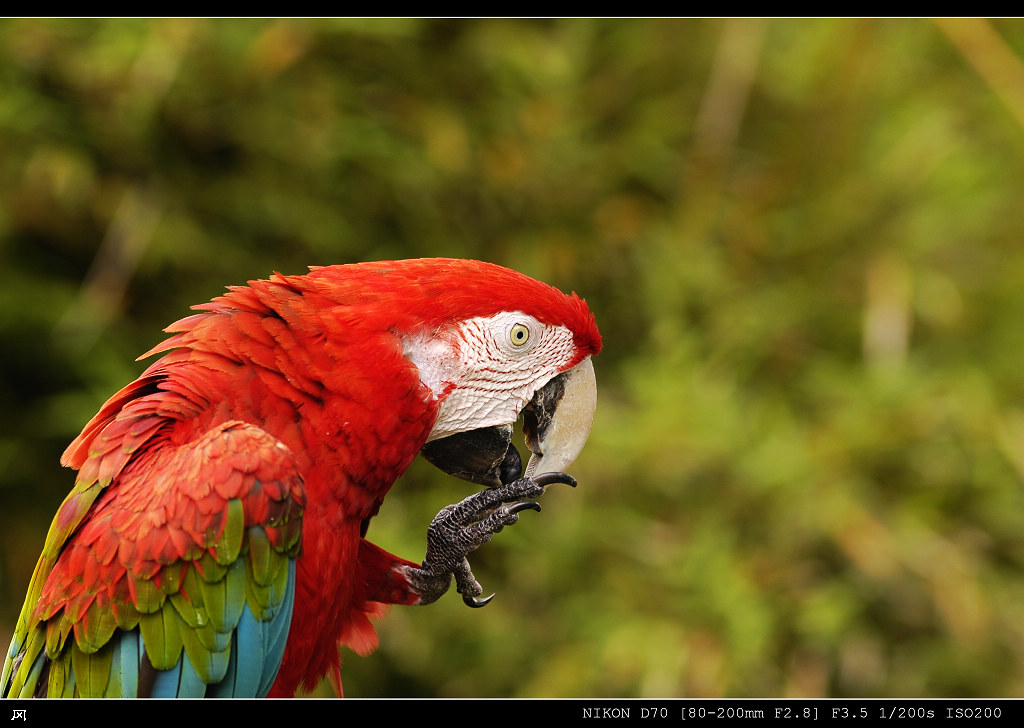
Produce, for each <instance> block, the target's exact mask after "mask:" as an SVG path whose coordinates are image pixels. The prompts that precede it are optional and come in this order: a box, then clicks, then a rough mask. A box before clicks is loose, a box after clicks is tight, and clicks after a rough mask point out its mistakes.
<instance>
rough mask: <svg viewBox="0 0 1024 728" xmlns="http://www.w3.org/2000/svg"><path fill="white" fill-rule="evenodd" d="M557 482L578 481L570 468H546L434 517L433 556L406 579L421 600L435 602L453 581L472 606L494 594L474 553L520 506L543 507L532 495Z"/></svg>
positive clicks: (512, 520) (430, 544)
mask: <svg viewBox="0 0 1024 728" xmlns="http://www.w3.org/2000/svg"><path fill="white" fill-rule="evenodd" d="M554 483H565V484H566V485H571V486H573V487H575V486H576V480H575V479H574V478H573V477H572V476H571V475H567V474H565V473H543V474H542V475H538V476H536V477H533V478H520V479H519V480H514V481H512V482H511V483H506V484H505V485H500V486H497V487H495V488H489V489H487V490H482V491H480V492H479V493H474V494H473V495H471V496H469V497H468V498H466V499H465V500H463V501H461V502H460V503H456V504H454V505H450V506H446V507H445V508H442V509H441V511H440V512H439V513H438V514H437V515H436V516H435V517H434V520H433V521H432V522H431V524H430V528H429V529H428V530H427V556H426V558H425V559H424V561H423V565H422V566H421V567H420V568H418V569H417V568H411V567H407V570H406V578H407V579H408V581H409V584H410V585H411V586H412V588H413V589H414V590H415V592H416V593H417V594H418V595H419V603H420V604H429V603H431V602H433V601H436V600H437V599H438V598H440V597H441V595H442V594H444V593H445V592H446V591H448V587H449V586H451V581H452V576H454V577H455V588H456V590H457V591H458V592H459V594H461V595H462V600H463V601H464V602H465V603H466V604H467V605H469V606H471V607H482V606H484V605H485V604H487V603H488V602H489V601H491V599H492V598H493V597H494V595H493V594H491V595H490V596H489V597H481V596H480V595H481V594H483V589H482V588H481V586H480V583H479V582H478V581H477V580H476V577H474V576H473V571H472V570H471V569H470V566H469V560H468V559H467V558H466V556H467V555H468V554H469V552H471V551H473V550H474V549H476V548H478V547H480V546H482V545H484V544H485V543H487V542H488V541H490V540H491V538H492V537H493V536H494V534H496V533H499V532H500V531H501V529H503V528H504V527H505V526H511V525H512V524H513V523H515V522H516V521H518V520H519V513H520V511H524V510H527V509H529V510H534V511H539V510H540V504H539V503H537V502H536V501H534V500H531V499H532V498H537V497H538V496H540V495H543V493H544V489H545V488H546V487H547V486H549V485H552V484H554Z"/></svg>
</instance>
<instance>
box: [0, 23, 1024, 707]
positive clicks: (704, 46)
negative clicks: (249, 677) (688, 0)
mask: <svg viewBox="0 0 1024 728" xmlns="http://www.w3.org/2000/svg"><path fill="white" fill-rule="evenodd" d="M1022 57H1024V22H1022V21H1019V20H999V21H984V20H956V21H934V22H931V21H925V20H881V21H878V20H803V21H801V20H770V21H769V20H764V21H762V20H724V21H718V20H672V21H662V20H597V21H592V20H543V21H528V20H516V21H503V20H472V21H455V20H187V19H183V20H165V21H160V20H31V19H23V20H22V19H13V20H5V21H2V22H0V262H2V265H0V344H2V348H3V357H2V372H3V373H2V381H0V408H2V410H3V413H4V417H3V422H2V424H0V640H3V641H4V644H6V639H7V637H6V633H8V632H9V631H10V629H11V627H12V625H13V623H14V620H15V619H16V617H17V612H18V609H19V607H20V604H21V599H22V596H23V594H24V590H25V587H26V585H27V583H28V579H29V576H30V573H31V569H32V567H33V565H34V562H35V559H36V556H37V555H38V552H39V549H40V547H41V544H42V539H43V535H44V533H45V530H46V527H47V525H48V523H49V519H50V517H51V515H52V513H53V512H54V510H55V508H56V506H57V504H58V503H59V502H60V500H61V499H62V498H63V496H64V494H65V493H66V492H67V490H68V489H69V487H70V485H71V482H72V474H71V473H70V472H68V471H65V470H62V469H61V468H60V467H59V466H58V459H59V456H60V453H61V451H62V449H63V447H64V446H65V445H66V444H67V443H68V442H69V441H70V440H71V439H72V438H73V437H74V436H75V435H76V434H77V433H78V431H79V429H80V428H81V426H82V425H83V424H84V423H85V421H86V420H87V419H88V418H89V417H90V416H91V415H92V414H93V413H94V412H95V410H96V409H97V407H98V406H99V405H100V404H101V403H102V402H103V401H104V400H105V399H106V397H107V396H109V395H110V394H111V393H113V392H114V391H115V390H116V389H118V388H119V387H120V386H122V385H123V384H125V383H126V382H128V381H130V380H131V379H132V378H134V377H135V376H136V375H137V374H138V373H139V372H140V371H141V370H142V368H143V365H142V364H140V363H136V362H135V361H134V359H135V357H136V356H137V355H138V354H139V353H141V352H143V351H145V350H147V349H148V348H150V347H151V346H152V345H154V344H155V343H156V342H158V341H159V340H160V339H161V334H160V329H161V328H162V327H163V326H164V325H166V324H168V323H169V322H171V321H174V320H176V319H177V318H180V317H181V316H182V315H184V314H185V312H186V310H187V307H188V306H189V305H190V304H194V303H199V302H202V301H205V300H208V299H209V298H211V297H212V296H215V295H217V294H218V293H219V292H220V291H221V290H222V288H223V286H224V285H227V284H234V283H241V282H243V281H245V280H247V279H249V278H255V277H265V276H266V275H268V274H269V273H270V272H271V271H273V270H280V271H282V272H287V273H296V272H301V271H302V270H304V267H305V266H306V265H309V264H329V263H345V262H353V261H359V260H370V259H388V258H403V257H417V256H434V255H444V256H459V257H473V258H482V259H486V260H491V261H494V262H497V263H501V264H504V265H507V266H510V267H513V268H517V269H519V270H522V271H523V272H525V273H528V274H530V275H533V276H535V277H537V278H541V279H543V280H547V281H549V282H551V283H553V284H555V285H558V286H559V287H561V288H563V289H566V290H568V289H575V290H577V291H578V292H579V293H581V294H582V295H584V296H586V297H587V299H588V301H589V302H590V304H591V306H592V308H593V309H594V311H595V313H596V315H597V319H598V322H599V323H600V325H601V328H602V331H603V333H604V337H605V351H604V352H603V353H602V354H601V355H600V357H599V358H598V360H597V362H596V363H597V369H598V378H599V384H600V388H601V402H600V405H599V410H598V420H597V422H596V424H595V429H594V433H593V436H592V439H591V442H590V444H589V446H588V448H587V450H585V452H584V455H583V457H582V458H581V459H580V461H579V462H578V463H577V465H576V466H575V467H574V474H575V475H576V476H577V477H578V478H579V480H580V482H581V486H580V487H579V488H578V489H577V490H576V491H569V490H568V489H566V490H552V491H551V492H549V493H548V495H547V496H546V498H545V499H544V512H543V513H542V514H537V515H535V514H526V515H525V516H524V517H523V521H522V522H521V523H520V525H519V526H517V527H515V528H513V529H509V530H508V531H506V532H505V533H503V534H501V536H500V537H499V538H497V539H495V541H494V542H492V543H491V544H489V545H488V546H486V547H485V548H483V549H481V550H480V551H479V552H478V553H477V555H476V557H475V559H474V563H475V568H476V571H477V575H478V576H479V577H480V579H481V581H482V583H483V584H484V586H485V588H492V589H494V590H495V591H497V594H498V596H497V598H496V599H495V601H494V602H493V603H492V604H491V605H490V606H488V607H487V608H486V609H484V610H480V611H469V610H467V609H466V608H465V607H464V606H463V605H462V603H461V601H460V600H459V599H457V598H455V597H454V596H453V595H449V596H448V597H447V598H445V599H443V600H442V601H441V602H440V603H438V604H436V605H433V606H431V607H429V608H425V609H418V608H417V609H414V608H396V609H393V610H392V613H391V614H390V616H389V617H388V618H387V619H386V620H384V621H382V622H381V623H380V624H379V632H380V635H381V647H380V648H379V649H378V651H377V652H376V653H375V654H374V655H373V656H371V657H369V658H365V659H362V658H357V657H356V656H355V655H353V654H351V653H346V655H345V664H344V668H343V676H344V679H345V683H346V692H347V694H349V695H357V696H378V695H383V696H420V695H425V696H567V697H568V696H1018V697H1020V696H1022V695H1024V627H1022V626H1021V622H1022V620H1021V619H1020V613H1021V608H1022V606H1024V574H1022V567H1024V502H1022V501H1024V499H1022V492H1021V484H1022V478H1024V375H1022V372H1024V325H1022V321H1024V215H1022V214H1021V190H1024V64H1022V60H1021V59H1022ZM468 492H469V489H468V488H467V487H466V484H462V483H459V482H455V481H452V480H451V479H450V478H446V477H444V476H442V475H439V474H437V473H435V472H434V471H433V470H432V469H431V468H430V467H429V466H427V465H425V464H422V463H418V464H417V465H416V466H414V468H413V470H412V471H411V472H410V473H409V474H408V475H407V476H406V477H405V478H404V479H403V481H401V482H400V483H399V484H398V485H397V486H396V487H395V489H394V491H393V493H392V494H391V496H390V498H389V500H388V501H387V502H386V503H385V506H384V508H383V510H382V512H381V514H380V517H379V518H378V519H376V520H375V521H374V523H373V525H372V527H371V531H370V535H371V537H372V538H373V539H374V540H375V541H377V542H378V543H380V544H381V545H382V546H384V547H385V548H388V549H389V550H392V551H394V552H396V553H399V554H401V555H403V556H406V557H408V558H412V559H419V558H421V557H422V552H423V548H424V533H425V528H426V525H427V523H428V522H429V519H430V518H431V517H432V516H433V514H434V513H435V512H436V511H437V510H438V509H439V508H440V507H441V506H443V505H445V504H447V503H449V502H453V501H455V500H457V499H459V498H461V497H463V496H464V495H465V494H467V493H468Z"/></svg>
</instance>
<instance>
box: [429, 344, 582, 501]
mask: <svg viewBox="0 0 1024 728" xmlns="http://www.w3.org/2000/svg"><path fill="white" fill-rule="evenodd" d="M596 407H597V379H596V377H595V376H594V365H593V363H592V362H591V361H590V357H587V358H586V359H584V360H583V361H582V362H580V363H579V364H577V365H576V366H575V367H573V368H572V369H570V370H569V371H566V372H562V373H561V374H559V375H557V376H556V377H554V378H553V379H552V380H551V381H549V382H548V383H547V384H545V385H544V386H543V387H541V388H540V389H539V390H537V392H536V394H534V396H533V399H532V400H530V402H529V403H528V404H527V405H526V407H524V408H523V433H524V434H525V436H526V446H527V447H528V448H530V452H531V453H532V454H531V456H530V461H529V463H527V466H526V473H525V475H526V477H536V476H538V475H540V474H541V473H558V472H564V470H565V469H566V468H568V467H569V466H570V465H572V463H573V462H574V461H575V460H576V458H577V457H578V456H579V454H580V451H582V450H583V446H584V445H585V444H586V442H587V437H588V436H589V435H590V427H591V425H592V424H593V423H594V410H595V408H596ZM421 452H422V453H423V457H425V458H426V459H427V461H429V462H430V463H431V464H432V465H434V466H435V467H437V468H440V469H441V470H443V471H444V472H446V473H448V474H449V475H454V476H455V477H457V478H462V479H463V480H468V481H470V482H473V483H479V484H480V485H486V486H491V487H493V486H498V485H503V484H505V483H511V482H512V481H513V480H517V479H518V478H519V477H520V476H521V475H522V474H523V462H522V460H521V459H520V457H519V452H518V451H517V450H516V448H515V445H513V444H512V425H511V424H508V425H499V426H496V427H485V428H481V429H478V430H470V431H469V432H459V433H456V434H454V435H449V436H448V437H443V438H441V439H439V440H433V441H431V442H428V443H427V444H426V445H424V447H423V450H422V451H421Z"/></svg>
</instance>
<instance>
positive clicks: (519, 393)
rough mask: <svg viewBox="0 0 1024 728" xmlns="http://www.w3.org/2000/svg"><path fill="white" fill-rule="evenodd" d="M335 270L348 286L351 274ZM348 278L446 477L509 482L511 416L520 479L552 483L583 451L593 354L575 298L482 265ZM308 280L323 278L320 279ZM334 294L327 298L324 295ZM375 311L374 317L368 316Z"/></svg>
mask: <svg viewBox="0 0 1024 728" xmlns="http://www.w3.org/2000/svg"><path fill="white" fill-rule="evenodd" d="M353 267H354V266H345V268H346V269H348V270H346V278H347V279H348V280H351V279H352V278H353V276H352V270H351V269H352V268H353ZM355 267H358V268H360V269H362V270H360V274H361V275H359V276H358V279H359V280H360V282H361V285H362V295H364V296H365V293H366V285H367V281H368V280H369V281H371V282H372V285H371V288H376V290H377V291H378V293H377V294H376V296H375V297H376V298H377V303H380V302H385V303H386V304H387V305H386V306H385V307H384V308H386V309H387V310H388V311H389V314H388V315H389V318H390V320H389V323H388V324H387V326H388V328H389V329H391V330H392V331H393V332H395V333H396V334H398V335H399V336H400V337H401V339H402V346H403V353H404V355H405V357H406V358H407V359H408V360H409V361H410V362H412V363H413V365H415V367H416V369H417V370H418V372H419V378H420V381H421V382H422V383H423V385H425V386H426V387H427V388H428V389H429V390H430V392H431V393H432V395H433V397H434V398H435V399H436V400H437V402H438V414H437V419H436V421H435V423H434V426H433V429H432V430H431V432H430V434H429V436H428V438H427V443H426V445H425V447H424V448H423V451H422V453H423V455H424V456H425V457H426V458H427V460H429V461H430V462H431V463H433V464H434V465H436V466H437V467H439V468H441V469H442V470H444V471H445V472H448V473H450V474H452V475H455V476H457V477H460V478H463V479H465V480H470V481H472V482H475V483H480V484H483V485H489V486H496V485H501V484H502V483H504V482H509V481H510V480H514V479H516V478H518V477H520V474H521V472H522V462H521V460H520V458H519V453H518V452H517V451H516V449H515V447H514V446H513V445H512V442H511V441H512V434H513V425H514V424H515V423H516V422H517V420H518V419H519V418H520V417H522V419H523V429H524V433H525V436H526V443H527V446H528V447H529V449H530V450H531V452H532V454H531V457H530V461H529V463H528V465H527V469H526V475H528V476H535V475H539V474H541V473H545V472H560V471H562V470H564V469H565V468H567V467H569V465H571V464H572V462H573V461H574V460H575V459H576V457H577V456H578V455H579V453H580V451H581V450H582V448H583V445H584V444H585V443H586V440H587V436H588V435H589V433H590V427H591V424H592V423H593V418H594V409H595V405H596V397H597V386H596V381H595V377H594V367H593V364H592V363H591V360H590V358H591V356H592V355H594V354H596V353H598V352H599V351H600V349H601V335H600V333H599V332H598V330H597V325H596V324H595V322H594V317H593V314H592V313H591V312H590V309H589V308H588V307H587V305H586V303H585V302H584V301H583V300H581V299H580V298H579V297H577V296H576V294H574V293H573V294H568V295H567V294H564V293H562V292H561V291H559V290H557V289H556V288H553V287H551V286H549V285H547V284H545V283H541V282H539V281H536V280H534V279H532V278H529V277H527V276H525V275H523V274H521V273H517V272H515V271H512V270H509V269H507V268H503V267H501V266H497V265H493V264H490V263H482V262H479V261H471V260H450V259H436V258H435V259H422V260H409V261H397V262H387V263H381V264H374V263H366V264H360V265H359V266H355ZM312 275H313V276H317V275H323V276H325V277H328V278H329V277H330V276H331V269H330V268H323V269H314V270H313V273H312ZM335 293H337V292H335ZM380 308H381V306H379V305H378V306H375V310H380Z"/></svg>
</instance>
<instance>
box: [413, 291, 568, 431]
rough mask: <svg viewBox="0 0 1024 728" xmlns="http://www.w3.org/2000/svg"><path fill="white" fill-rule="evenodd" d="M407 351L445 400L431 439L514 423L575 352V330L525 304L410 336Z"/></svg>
mask: <svg viewBox="0 0 1024 728" xmlns="http://www.w3.org/2000/svg"><path fill="white" fill-rule="evenodd" d="M404 353H405V356H406V357H407V358H408V359H409V360H410V361H411V362H412V363H413V364H415V365H416V367H417V369H419V372H420V380H421V381H422V382H423V384H424V385H425V386H426V387H427V388H429V389H430V391H432V392H433V393H434V397H435V398H437V399H439V400H441V408H440V411H439V413H438V417H437V421H436V423H435V424H434V429H433V430H432V431H431V433H430V437H429V438H428V442H429V441H431V440H437V439H439V438H442V437H447V436H448V435H452V434H455V433H456V432H466V431H468V430H475V429H478V428H481V427H491V426H493V425H504V424H511V423H513V422H515V421H516V419H517V418H518V417H519V412H520V411H521V410H522V409H523V407H525V406H526V404H527V403H528V402H529V401H530V400H531V399H532V398H533V395H534V393H535V392H536V391H537V390H538V389H539V388H540V387H543V386H544V385H545V384H547V382H548V381H549V380H550V379H551V378H552V377H554V376H555V375H556V374H558V373H559V372H560V371H561V370H562V369H564V368H565V366H566V364H567V363H568V362H569V361H570V359H571V358H572V356H573V355H574V353H575V345H574V344H573V337H572V332H571V331H569V329H568V328H566V327H565V326H551V325H548V324H543V323H541V322H539V321H537V319H535V318H533V317H532V316H529V315H527V314H524V313H522V312H520V311H503V312H501V313H498V314H495V315H494V316H489V317H479V318H472V319H467V320H465V321H460V322H459V323H458V324H457V325H456V326H455V327H454V328H451V329H446V330H442V331H439V332H434V333H433V334H420V335H418V336H415V337H411V338H409V339H407V340H406V341H405V348H404Z"/></svg>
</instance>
